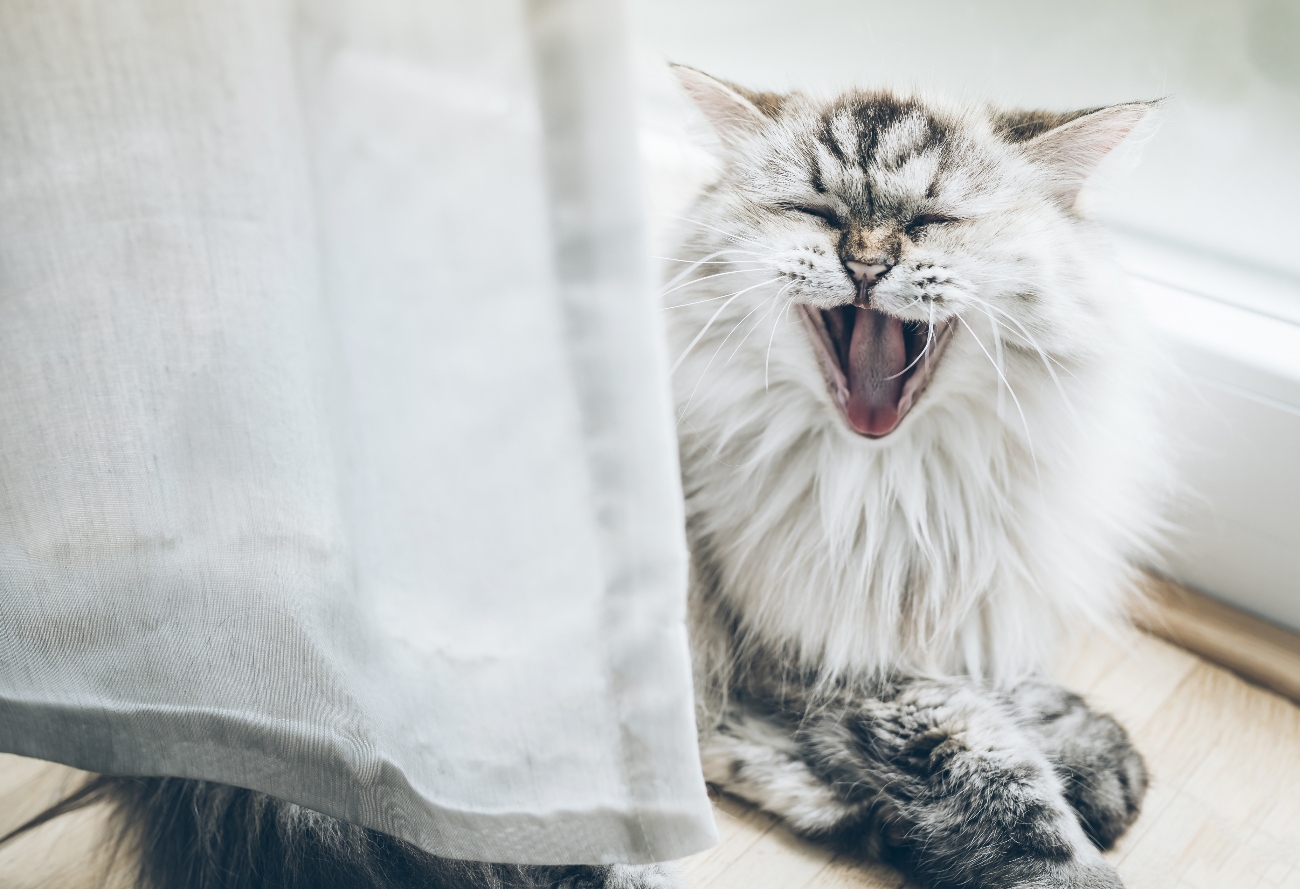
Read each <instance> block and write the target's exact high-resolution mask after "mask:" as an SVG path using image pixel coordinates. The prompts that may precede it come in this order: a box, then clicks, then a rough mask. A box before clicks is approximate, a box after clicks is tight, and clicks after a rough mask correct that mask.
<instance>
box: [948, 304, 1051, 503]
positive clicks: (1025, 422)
mask: <svg viewBox="0 0 1300 889" xmlns="http://www.w3.org/2000/svg"><path fill="white" fill-rule="evenodd" d="M953 317H955V318H956V319H957V320H958V321H960V322H961V325H962V327H965V328H966V329H967V330H968V331H970V335H971V338H972V339H974V340H975V343H976V344H977V345H978V346H979V347H980V351H981V352H983V353H984V357H985V358H987V359H988V360H989V364H992V365H993V369H994V370H995V371H997V374H998V379H1000V380H1001V381H1002V383H1003V384H1004V385H1005V386H1006V387H1007V392H1008V393H1009V394H1010V395H1011V400H1012V401H1013V402H1015V405H1016V410H1017V411H1019V413H1020V422H1021V424H1022V425H1023V426H1024V427H1025V441H1026V442H1027V443H1028V445H1029V457H1030V459H1031V460H1032V461H1033V463H1034V478H1035V479H1037V480H1038V490H1039V492H1040V493H1041V492H1042V489H1043V479H1042V476H1040V475H1039V473H1038V455H1037V453H1036V452H1035V451H1034V439H1033V436H1032V435H1031V434H1030V432H1029V420H1028V419H1027V418H1026V417H1025V409H1024V408H1023V407H1021V406H1020V399H1019V398H1017V397H1016V390H1015V389H1012V388H1011V383H1010V382H1008V381H1007V378H1006V375H1005V374H1003V373H1002V368H1000V367H998V365H997V362H996V361H994V360H993V356H992V355H990V354H989V350H988V349H986V348H984V343H983V342H981V341H980V338H979V337H978V336H977V335H976V333H975V331H974V330H972V329H971V326H970V325H969V324H967V323H966V319H965V318H963V317H962V316H961V315H954V316H953Z"/></svg>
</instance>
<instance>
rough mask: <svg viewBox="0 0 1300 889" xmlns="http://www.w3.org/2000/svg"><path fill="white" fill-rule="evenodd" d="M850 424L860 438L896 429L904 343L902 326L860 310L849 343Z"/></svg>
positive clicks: (886, 316) (889, 318)
mask: <svg viewBox="0 0 1300 889" xmlns="http://www.w3.org/2000/svg"><path fill="white" fill-rule="evenodd" d="M848 363H849V366H848V373H847V374H846V376H847V377H848V383H849V398H848V403H847V404H846V405H845V408H846V413H848V416H849V423H850V424H851V425H852V426H853V428H854V429H856V430H857V431H858V432H861V433H862V434H863V435H884V434H885V433H887V432H890V431H891V430H893V428H894V427H895V426H897V425H898V420H899V417H898V402H899V399H901V398H902V396H903V383H904V380H903V368H905V367H907V342H906V340H905V339H904V338H903V322H901V321H899V320H898V319H897V318H891V317H889V316H888V315H885V314H883V313H881V312H877V311H874V310H873V309H864V308H861V307H859V308H858V309H857V314H856V315H855V316H854V319H853V338H852V339H850V340H849V362H848Z"/></svg>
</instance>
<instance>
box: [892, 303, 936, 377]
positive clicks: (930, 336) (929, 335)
mask: <svg viewBox="0 0 1300 889" xmlns="http://www.w3.org/2000/svg"><path fill="white" fill-rule="evenodd" d="M933 342H934V303H930V322H929V323H928V324H927V325H926V329H925V346H924V347H923V348H922V349H921V352H920V354H918V355H917V356H916V357H915V358H913V359H912V361H911V363H910V364H908V365H907V367H905V368H903V369H902V370H900V371H899V372H898V373H896V374H893V375H892V376H888V377H885V379H886V380H896V379H898V378H899V377H901V376H902V375H903V374H905V373H907V372H908V371H909V370H911V369H912V368H914V367H916V365H917V362H919V361H920V360H921V359H922V358H925V359H926V360H927V361H928V360H929V359H928V357H927V356H928V355H929V353H930V344H931V343H933Z"/></svg>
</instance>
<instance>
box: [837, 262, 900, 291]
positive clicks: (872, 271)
mask: <svg viewBox="0 0 1300 889" xmlns="http://www.w3.org/2000/svg"><path fill="white" fill-rule="evenodd" d="M844 267H845V268H846V269H848V270H849V274H850V275H852V276H853V283H854V284H857V285H858V286H859V287H870V286H871V285H873V284H875V283H876V281H878V280H879V279H880V276H881V275H883V274H884V273H885V272H887V271H889V266H887V265H881V264H878V263H877V264H874V265H868V264H867V263H865V262H857V261H856V260H852V259H850V260H848V261H846V262H845V263H844Z"/></svg>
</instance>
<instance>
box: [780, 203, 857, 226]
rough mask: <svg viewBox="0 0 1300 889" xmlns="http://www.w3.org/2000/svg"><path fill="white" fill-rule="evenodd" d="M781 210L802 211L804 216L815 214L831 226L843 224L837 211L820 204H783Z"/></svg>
mask: <svg viewBox="0 0 1300 889" xmlns="http://www.w3.org/2000/svg"><path fill="white" fill-rule="evenodd" d="M781 209H782V210H786V211H788V212H790V213H802V214H804V215H805V216H816V217H817V218H818V219H820V220H821V221H822V222H825V223H826V224H827V225H829V226H830V227H831V228H839V227H840V226H842V225H843V224H844V221H843V220H842V219H840V216H839V214H838V213H836V212H835V211H834V210H832V209H831V208H830V207H826V206H822V205H820V204H783V205H782V206H781Z"/></svg>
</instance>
